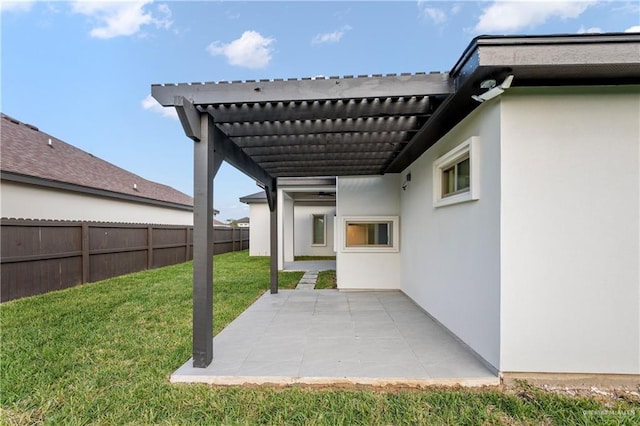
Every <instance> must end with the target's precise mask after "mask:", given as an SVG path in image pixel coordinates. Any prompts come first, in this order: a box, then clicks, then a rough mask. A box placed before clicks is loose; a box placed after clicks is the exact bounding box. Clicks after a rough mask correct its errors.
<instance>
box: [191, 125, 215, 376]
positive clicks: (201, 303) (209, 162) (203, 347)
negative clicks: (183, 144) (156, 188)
mask: <svg viewBox="0 0 640 426" xmlns="http://www.w3.org/2000/svg"><path fill="white" fill-rule="evenodd" d="M213 126H214V123H213V117H211V115H209V114H208V113H201V114H200V135H199V136H200V138H199V139H200V141H199V142H196V143H195V144H194V149H193V231H194V232H193V366H194V367H195V368H205V367H207V366H208V365H209V364H211V361H212V360H213V178H214V175H215V171H216V167H215V165H216V164H215V162H214V133H215V132H214V131H213ZM218 163H219V162H218Z"/></svg>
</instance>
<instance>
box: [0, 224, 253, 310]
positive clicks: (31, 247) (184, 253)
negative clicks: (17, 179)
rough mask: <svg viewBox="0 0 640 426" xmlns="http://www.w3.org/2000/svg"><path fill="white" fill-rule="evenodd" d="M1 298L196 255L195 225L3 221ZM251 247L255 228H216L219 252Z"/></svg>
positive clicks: (63, 286)
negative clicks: (251, 229)
mask: <svg viewBox="0 0 640 426" xmlns="http://www.w3.org/2000/svg"><path fill="white" fill-rule="evenodd" d="M0 227H1V229H0V232H1V236H2V247H1V250H2V251H1V252H0V263H1V273H0V275H1V277H0V279H1V280H2V281H1V283H0V284H1V287H0V301H2V302H5V301H8V300H12V299H18V298H21V297H26V296H33V295H36V294H42V293H47V292H49V291H53V290H61V289H64V288H68V287H73V286H75V285H78V284H82V283H88V282H94V281H99V280H103V279H106V278H111V277H116V276H118V275H124V274H129V273H131V272H137V271H142V270H144V269H152V268H159V267H161V266H167V265H173V264H176V263H182V262H186V261H187V260H191V259H193V227H191V226H172V225H146V224H125V223H100V222H65V221H38V220H23V219H1V220H0ZM247 248H249V230H248V229H246V228H245V229H241V228H235V229H234V228H215V229H214V253H215V254H220V253H227V252H230V251H239V250H245V249H247Z"/></svg>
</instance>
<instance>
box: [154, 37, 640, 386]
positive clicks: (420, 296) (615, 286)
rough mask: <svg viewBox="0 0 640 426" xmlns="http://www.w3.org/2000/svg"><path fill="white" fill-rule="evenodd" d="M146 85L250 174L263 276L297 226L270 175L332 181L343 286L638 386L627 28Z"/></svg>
mask: <svg viewBox="0 0 640 426" xmlns="http://www.w3.org/2000/svg"><path fill="white" fill-rule="evenodd" d="M152 92H153V95H154V97H155V98H156V99H157V100H158V101H159V102H160V103H161V104H163V105H165V106H174V107H176V109H177V110H178V113H179V115H180V116H181V123H182V125H183V127H184V128H185V132H186V134H187V135H188V136H189V137H191V138H192V139H194V141H196V143H195V149H196V150H201V151H199V152H206V151H205V150H206V149H207V146H208V145H211V146H215V147H216V148H215V156H218V157H214V153H213V148H209V149H211V150H212V151H211V156H212V158H216V159H219V161H222V159H224V160H226V161H229V162H231V163H232V164H234V165H236V166H237V167H238V168H239V169H240V170H243V171H244V172H245V173H247V174H248V175H250V176H252V177H253V178H255V179H256V180H258V181H260V182H261V183H262V185H263V186H264V188H265V194H266V199H267V201H268V203H267V204H268V206H269V211H270V215H269V218H270V222H269V223H270V234H269V235H270V237H269V240H270V247H271V251H270V254H271V256H272V269H277V267H278V266H280V267H281V265H282V260H281V259H282V258H284V259H286V258H287V256H288V254H287V252H286V250H287V248H286V241H287V240H286V237H284V236H283V235H282V230H283V229H286V226H283V225H282V224H283V223H284V221H286V220H290V221H291V220H295V214H294V213H293V210H292V209H291V208H290V207H288V206H287V204H288V203H290V201H289V200H288V199H287V197H286V196H284V195H283V194H282V193H281V188H280V184H281V181H280V179H291V178H308V179H312V178H315V177H317V176H321V177H327V176H328V177H329V178H335V194H336V196H335V209H336V211H335V222H334V224H333V226H334V228H335V237H336V239H335V242H334V244H335V247H336V256H337V285H338V288H339V289H340V290H343V291H353V290H371V289H375V290H400V291H402V292H403V293H405V294H406V295H407V296H409V297H410V298H411V299H412V300H413V301H414V302H415V303H416V304H417V305H419V306H420V307H421V308H422V309H423V310H424V311H425V312H427V313H428V314H429V315H430V316H431V317H432V318H434V319H435V320H436V321H438V322H439V323H440V324H442V325H443V326H444V327H446V328H447V329H448V330H449V331H450V332H451V333H453V334H454V335H455V336H457V337H458V338H459V339H460V340H461V341H462V342H464V343H465V344H466V345H467V346H468V347H469V348H471V349H472V350H473V351H474V353H475V354H476V355H477V357H478V358H480V359H481V360H483V361H484V362H485V363H486V365H488V366H490V367H491V368H492V369H493V370H494V371H495V372H496V374H499V375H500V376H501V377H535V376H544V375H549V374H551V375H561V376H562V375H563V376H568V377H576V376H584V375H594V376H599V377H608V378H625V379H627V380H631V381H635V382H636V383H637V382H638V380H640V34H598V35H593V34H588V35H587V34H585V35H550V36H509V37H507V36H481V37H477V38H475V39H474V40H472V42H471V43H470V44H469V46H468V47H467V49H466V50H465V51H464V52H462V54H461V56H460V59H459V60H458V62H457V63H456V64H454V65H453V67H452V69H451V70H450V71H449V72H447V73H432V74H411V75H409V74H408V75H388V76H380V75H374V76H360V77H353V76H346V77H344V78H337V77H336V78H331V79H320V80H318V79H307V80H276V81H247V82H241V83H227V84H212V83H205V84H203V85H164V86H153V87H152ZM245 105H246V106H247V107H246V108H245ZM241 106H242V108H241ZM243 108H244V109H243ZM256 123H259V124H256ZM274 123H276V124H274ZM274 135H275V136H274ZM220 157H222V159H220ZM216 161H218V160H216ZM196 166H197V164H196ZM200 167H201V169H200V170H201V174H202V176H207V175H206V173H207V170H208V169H207V168H206V167H205V166H204V165H203V164H201V165H200ZM209 173H213V174H215V172H214V171H210V172H209ZM196 179H198V178H197V177H196ZM203 182H204V181H203ZM252 197H253V198H254V199H255V198H257V196H252ZM250 198H251V197H250ZM206 201H207V200H206V198H205V197H203V201H202V202H203V206H204V205H205V203H206ZM198 202H199V201H198V197H196V208H195V209H196V211H197V210H198ZM256 204H257V202H256ZM252 208H253V205H252ZM203 211H204V210H203ZM287 217H289V219H286V218H287ZM252 221H253V220H252ZM203 223H206V222H203ZM254 223H255V222H254ZM197 226H198V225H197V220H196V227H197ZM252 232H253V233H257V232H260V231H259V230H258V229H256V226H254V228H253V230H252ZM265 237H266V236H263V238H265ZM283 241H285V243H283ZM283 244H284V249H283V248H282V247H283ZM202 247H203V250H204V248H205V247H206V244H205V243H204V242H202ZM275 247H278V248H279V249H278V253H275V252H276V250H275V249H274V248H275ZM274 257H275V259H274ZM203 271H204V269H203ZM202 274H203V275H201V276H198V275H197V274H196V277H195V278H194V289H198V290H199V291H200V292H201V293H200V294H201V295H205V294H208V292H209V289H208V284H207V283H206V280H204V279H203V277H206V275H204V272H202ZM271 290H272V292H277V276H276V277H275V282H274V275H273V272H272V287H271ZM203 300H204V301H203V302H198V300H197V299H194V310H195V311H194V333H196V332H201V333H202V334H200V336H202V337H201V339H198V338H194V351H193V359H194V367H205V366H206V365H208V363H210V362H211V351H210V347H209V346H208V345H210V344H211V342H210V336H211V333H210V331H209V330H208V328H207V326H206V321H207V318H208V316H209V315H210V314H211V312H210V311H206V310H205V308H206V304H207V303H208V302H207V301H206V299H203ZM199 303H201V305H200V307H198V304H199ZM203 327H204V329H205V331H202V329H203ZM425 338H427V336H425Z"/></svg>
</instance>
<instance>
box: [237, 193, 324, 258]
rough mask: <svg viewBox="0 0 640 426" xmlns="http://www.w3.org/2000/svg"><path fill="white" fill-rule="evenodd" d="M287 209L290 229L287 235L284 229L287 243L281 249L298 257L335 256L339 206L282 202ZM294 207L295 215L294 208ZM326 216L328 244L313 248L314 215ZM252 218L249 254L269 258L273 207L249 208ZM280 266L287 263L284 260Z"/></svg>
mask: <svg viewBox="0 0 640 426" xmlns="http://www.w3.org/2000/svg"><path fill="white" fill-rule="evenodd" d="M282 206H283V208H285V207H286V210H285V212H288V216H287V217H284V218H283V219H284V220H285V223H286V224H288V226H289V229H288V230H287V232H286V234H285V233H284V231H285V228H284V227H283V228H281V230H280V232H281V235H284V236H286V238H287V239H286V240H285V241H282V242H280V247H281V248H280V250H283V249H284V248H285V247H288V248H289V255H291V253H292V252H293V250H295V253H294V254H295V255H296V256H335V252H334V251H333V216H334V215H335V211H336V209H335V207H331V206H307V205H296V204H292V202H291V200H290V199H289V200H288V201H284V200H283V202H282ZM291 207H292V208H293V216H292V215H291V209H290V208H291ZM312 214H325V215H326V216H327V245H326V246H316V247H312V246H311V215H312ZM249 216H250V218H251V233H250V234H249V255H250V256H269V254H270V253H271V250H270V241H271V234H270V228H269V226H270V225H269V206H268V205H267V203H251V204H250V206H249ZM287 261H288V260H287ZM280 263H283V261H282V260H280Z"/></svg>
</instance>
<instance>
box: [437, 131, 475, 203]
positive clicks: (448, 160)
mask: <svg viewBox="0 0 640 426" xmlns="http://www.w3.org/2000/svg"><path fill="white" fill-rule="evenodd" d="M477 139H478V138H477V137H476V136H474V137H471V138H469V139H467V140H466V141H464V142H463V143H461V144H460V145H458V146H457V147H455V148H454V149H452V150H451V151H449V152H447V153H446V154H444V155H443V156H441V157H440V158H438V159H437V160H436V161H434V163H433V194H434V199H433V203H434V205H435V206H436V207H441V206H447V205H451V204H457V203H462V202H465V201H471V200H477V199H478V198H479V194H478V188H479V182H478V164H479V163H478V152H477V151H478V149H477V144H478V142H477Z"/></svg>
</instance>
